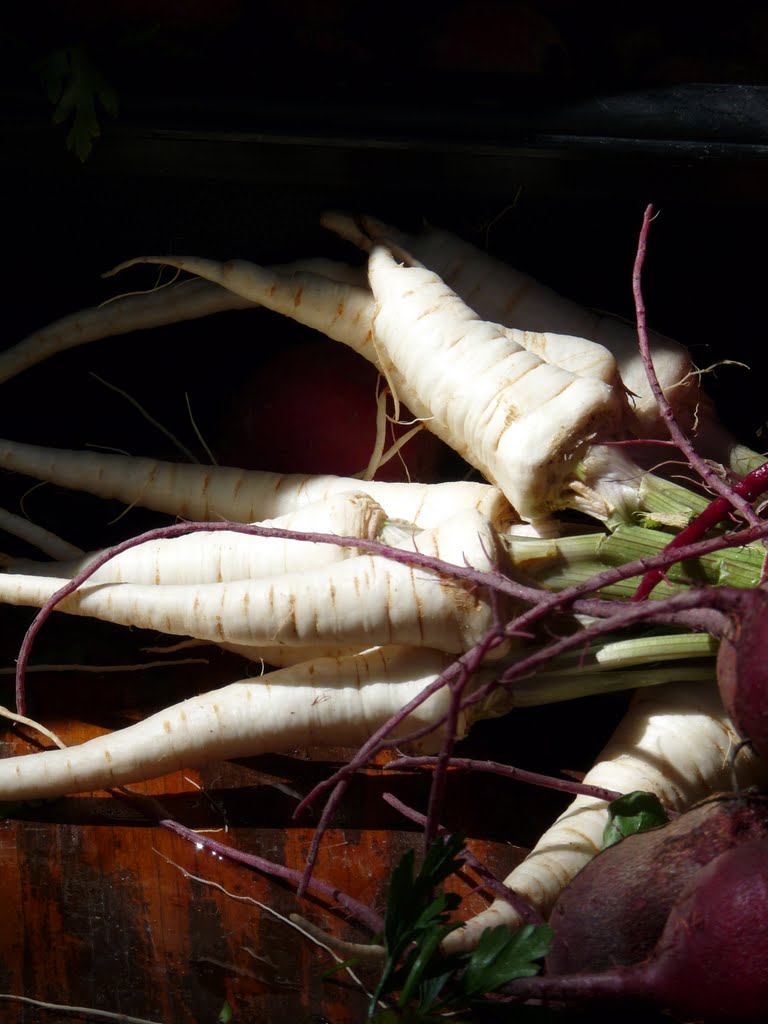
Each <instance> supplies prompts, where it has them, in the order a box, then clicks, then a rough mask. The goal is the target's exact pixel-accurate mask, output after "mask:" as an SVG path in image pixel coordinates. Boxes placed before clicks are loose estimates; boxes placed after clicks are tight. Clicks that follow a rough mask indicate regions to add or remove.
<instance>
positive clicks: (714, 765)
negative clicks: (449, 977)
mask: <svg viewBox="0 0 768 1024" xmlns="http://www.w3.org/2000/svg"><path fill="white" fill-rule="evenodd" d="M738 742H739V737H738V735H737V733H736V731H735V729H734V728H733V725H732V724H731V722H730V720H729V719H728V717H727V716H726V714H725V711H724V710H723V706H722V701H721V700H720V695H719V693H718V690H717V687H716V686H714V685H712V686H709V685H706V684H702V683H697V684H680V683H669V684H667V685H665V686H654V687H651V688H650V689H644V690H639V691H638V692H637V693H636V695H635V697H634V698H633V701H632V705H631V707H630V709H629V711H628V712H627V714H626V715H625V717H624V719H623V720H622V722H621V724H620V725H619V727H618V728H617V729H616V731H615V733H614V734H613V736H612V737H611V739H610V740H609V741H608V743H607V744H606V746H605V747H604V748H603V750H602V751H601V753H600V754H599V756H598V758H597V762H596V763H595V766H594V767H593V768H591V769H590V770H589V771H588V772H587V774H586V776H585V777H584V780H583V781H584V782H585V783H586V784H589V785H593V786H601V787H603V788H605V789H610V790H614V791H616V792H620V793H631V792H634V791H635V790H643V791H645V792H648V793H653V794H655V795H656V796H657V797H658V798H659V800H661V802H662V803H663V804H664V805H665V807H667V808H668V809H669V810H672V811H683V810H685V809H686V808H688V807H690V806H692V805H693V804H694V803H696V802H697V801H699V800H702V799H704V798H705V797H706V796H709V795H710V794H712V793H714V792H718V791H719V790H729V789H732V788H733V785H734V781H735V782H736V783H737V784H738V785H739V786H749V785H754V784H755V783H758V782H762V783H763V784H765V782H766V781H768V766H767V765H765V764H764V763H763V762H761V761H760V759H759V758H757V757H755V756H754V754H752V753H751V752H750V751H749V750H748V749H747V748H745V747H742V749H741V750H740V751H739V753H738V755H737V757H736V759H735V761H734V762H733V765H732V763H731V758H732V755H733V754H734V751H735V747H736V745H737V744H738ZM607 822H608V811H607V804H606V803H605V801H602V800H596V799H594V798H593V797H587V796H578V797H576V799H575V800H574V801H573V802H572V803H571V805H570V806H569V808H568V809H567V810H566V811H565V812H564V813H563V814H561V815H560V817H559V818H558V819H557V821H555V823H554V824H553V825H552V826H551V828H549V829H548V830H547V831H546V832H545V833H544V835H543V836H542V837H541V839H540V840H539V841H538V843H536V845H535V846H534V848H533V849H532V850H531V852H530V853H529V854H528V856H527V857H526V858H525V860H524V861H523V862H522V863H521V864H519V865H518V867H516V868H515V869H514V870H513V871H512V873H511V874H510V875H509V876H508V877H507V878H506V879H505V884H506V885H507V886H508V887H509V888H510V889H513V890H514V891H515V892H516V893H518V895H520V896H522V897H523V899H525V900H526V902H527V903H529V904H530V906H532V907H534V908H535V909H536V910H538V911H539V912H540V913H541V914H543V915H544V916H545V917H546V916H548V915H549V912H550V911H551V909H552V907H553V906H554V904H555V902H556V901H557V898H558V896H559V895H560V893H561V892H562V891H563V889H564V888H565V887H566V886H567V885H568V883H569V882H570V881H571V880H572V879H573V878H574V877H575V875H576V874H577V873H578V872H579V871H580V870H581V869H582V868H583V867H584V865H585V864H587V863H588V861H590V860H591V859H592V858H593V857H594V856H595V854H596V853H597V852H598V851H599V850H600V848H601V845H602V838H603V831H604V829H605V826H606V824H607ZM520 924H522V920H521V919H520V917H519V916H518V914H517V912H516V911H515V910H514V908H513V907H512V906H511V904H509V903H506V902H505V901H503V900H500V899H497V900H494V902H493V903H492V904H491V905H490V906H489V907H488V908H487V910H484V911H482V912H481V913H480V914H478V915H477V916H476V917H474V918H472V919H471V920H469V921H468V922H467V923H466V925H464V927H463V928H461V929H459V930H457V931H455V932H453V933H452V934H451V935H449V936H448V938H447V939H446V941H445V943H444V945H445V948H446V950H458V949H471V948H473V947H474V946H475V945H476V944H477V941H478V940H479V938H480V935H481V934H482V932H483V930H484V929H485V928H493V927H495V926H496V925H505V926H506V927H507V928H510V929H512V928H516V927H518V926H519V925H520Z"/></svg>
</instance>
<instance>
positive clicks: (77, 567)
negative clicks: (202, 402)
mask: <svg viewBox="0 0 768 1024" xmlns="http://www.w3.org/2000/svg"><path fill="white" fill-rule="evenodd" d="M386 519H387V517H386V513H385V512H384V509H383V508H382V507H381V505H379V504H378V502H376V501H374V500H373V498H371V497H370V495H368V494H363V493H362V492H361V491H350V492H342V493H339V494H332V495H330V497H328V498H326V499H324V500H323V501H319V502H316V503H314V504H312V505H306V506H304V507H303V508H300V509H297V510H296V512H292V513H290V514H288V515H285V516H279V517H278V518H277V519H267V520H264V521H263V522H261V523H259V524H258V525H259V526H261V527H265V528H266V529H270V528H273V529H274V528H277V529H283V530H296V531H299V532H305V533H309V532H314V533H327V534H335V535H336V536H338V537H360V538H361V539H363V540H376V539H378V538H379V537H380V535H381V533H382V531H383V530H384V526H385V523H386ZM359 553H360V552H359V551H358V550H357V549H355V548H352V547H345V546H343V545H340V544H319V543H318V544H308V543H307V542H306V541H301V540H287V539H283V538H280V537H270V536H258V537H257V536H253V535H249V534H244V533H234V532H232V533H230V532H228V531H226V530H219V531H217V532H216V533H206V532H205V531H204V530H201V531H200V532H199V533H190V534H187V535H186V536H182V537H171V538H166V539H160V540H154V541H147V542H145V543H144V544H139V545H138V546H137V547H135V548H129V549H128V550H127V551H123V552H121V553H120V554H119V555H116V556H115V557H114V558H112V559H110V560H109V561H108V562H106V564H104V565H102V566H101V567H100V568H99V569H97V570H96V571H95V572H94V573H93V575H92V576H91V577H90V578H89V580H88V585H89V586H95V585H96V584H99V583H142V584H146V585H148V586H166V585H168V584H189V585H195V584H198V583H226V582H231V581H234V580H243V579H253V578H255V577H260V576H274V575H278V574H281V573H290V572H303V571H305V570H308V569H312V568H316V567H317V566H321V565H329V564H332V563H334V562H340V561H342V560H343V559H345V558H350V557H352V556H353V555H357V554H359ZM100 554H103V552H91V553H90V554H88V555H85V556H84V557H82V558H78V559H76V560H74V561H69V562H32V561H28V560H22V559H16V560H15V561H12V562H9V563H8V564H6V566H5V571H6V572H9V573H13V574H14V575H15V576H49V577H55V578H57V579H62V580H64V579H72V578H73V577H75V576H77V575H78V573H80V572H82V570H83V569H84V568H86V566H88V565H89V564H90V563H91V562H92V561H93V559H94V557H95V556H96V555H100Z"/></svg>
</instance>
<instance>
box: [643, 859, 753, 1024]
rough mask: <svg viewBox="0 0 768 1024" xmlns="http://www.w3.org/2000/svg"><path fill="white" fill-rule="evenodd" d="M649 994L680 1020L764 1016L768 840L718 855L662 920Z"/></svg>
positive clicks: (743, 1019) (649, 972) (742, 1019)
mask: <svg viewBox="0 0 768 1024" xmlns="http://www.w3.org/2000/svg"><path fill="white" fill-rule="evenodd" d="M647 976H648V982H649V988H650V989H651V991H652V993H653V996H654V998H655V999H656V1000H657V1001H658V1002H660V1003H661V1004H662V1005H664V1006H665V1007H667V1008H669V1009H670V1010H672V1011H673V1013H677V1014H679V1015H680V1016H681V1017H682V1018H683V1019H684V1020H699V1019H700V1020H703V1021H707V1022H713V1024H714V1022H723V1024H726V1022H737V1021H739V1022H754V1024H759V1022H761V1021H762V1022H763V1024H765V1021H766V1020H768V841H766V840H764V839H763V840H756V841H753V842H750V843H745V844H743V845H742V846H737V847H735V848H734V849H733V850H728V851H727V852H726V853H722V854H720V856H719V857H716V858H715V859H714V860H713V861H710V863H709V864H708V865H707V866H706V867H704V868H702V869H701V871H700V872H698V874H697V875H696V876H695V877H694V878H693V879H692V880H691V882H690V883H689V885H688V886H686V888H685V890H684V891H683V893H682V894H681V896H680V899H679V900H678V901H677V903H676V904H675V906H674V907H673V908H672V912H671V913H670V915H669V919H668V920H667V924H666V927H665V929H664V934H663V935H662V937H661V940H660V942H659V945H658V946H657V948H656V954H655V956H654V959H653V961H652V963H651V964H650V965H649V967H648V969H647Z"/></svg>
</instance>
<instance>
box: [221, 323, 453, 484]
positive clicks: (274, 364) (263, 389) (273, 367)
mask: <svg viewBox="0 0 768 1024" xmlns="http://www.w3.org/2000/svg"><path fill="white" fill-rule="evenodd" d="M377 380H378V373H377V371H376V369H375V368H374V367H373V366H372V364H370V363H368V362H366V361H365V360H364V359H362V358H361V357H360V356H359V355H357V354H356V353H355V352H353V351H352V350H351V349H347V348H345V347H344V346H342V345H338V344H334V343H331V342H328V341H327V340H324V339H319V340H317V341H309V342H305V343H303V344H300V345H296V346H293V347H291V348H287V349H283V350H281V351H280V352H278V353H277V354H276V355H274V356H272V357H271V358H269V359H267V360H266V361H265V362H264V363H263V364H262V365H261V367H260V368H259V370H258V373H257V374H256V375H255V376H254V378H253V379H252V380H248V381H247V382H246V383H245V384H244V385H243V386H242V387H241V389H240V390H239V392H237V393H236V396H235V399H234V401H233V403H232V407H231V410H230V413H229V415H228V419H227V423H226V425H225V428H224V438H223V442H222V459H221V461H222V462H223V463H224V464H229V465H236V466H239V467H241V468H242V469H267V470H271V471H272V472H276V473H336V474H338V475H339V476H351V475H353V474H354V473H358V472H360V471H361V470H364V469H365V468H366V466H367V465H368V460H369V459H370V457H371V453H372V452H373V447H374V443H375V440H376V384H377ZM390 411H391V406H390ZM412 418H413V417H412V415H411V413H409V412H408V410H407V409H404V408H402V407H401V409H400V419H401V420H403V421H405V422H408V421H410V420H412ZM408 429H410V428H409V427H400V426H397V427H395V428H394V431H390V430H388V431H387V441H386V444H385V448H388V447H389V446H390V445H391V444H392V443H393V440H394V438H397V437H401V436H402V435H403V434H404V433H405V432H406V431H407V430H408ZM444 452H445V447H444V446H443V444H442V442H441V441H439V440H438V439H437V438H436V437H435V436H434V434H430V433H429V431H428V430H421V431H420V432H419V433H418V434H417V435H416V436H415V437H414V438H412V439H411V440H410V441H408V443H407V444H406V446H405V447H404V448H403V449H402V452H401V455H402V457H399V456H397V455H396V456H395V457H394V458H392V459H390V461H389V462H387V463H386V464H385V465H384V466H382V467H381V468H380V469H379V470H378V471H377V472H376V474H375V478H376V479H377V480H408V479H411V480H419V481H424V482H431V481H433V480H434V479H436V476H437V467H438V464H439V462H440V460H441V459H442V458H443V455H444Z"/></svg>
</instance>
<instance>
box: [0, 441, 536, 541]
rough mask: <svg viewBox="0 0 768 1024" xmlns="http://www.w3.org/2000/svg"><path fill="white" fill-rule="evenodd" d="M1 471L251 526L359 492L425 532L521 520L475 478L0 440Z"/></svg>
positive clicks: (178, 513)
mask: <svg viewBox="0 0 768 1024" xmlns="http://www.w3.org/2000/svg"><path fill="white" fill-rule="evenodd" d="M0 467H2V468H3V469H7V470H13V471H15V472H17V473H22V474H24V475H25V476H31V477H33V478H35V479H37V480H45V481H47V482H48V483H53V484H58V485H60V486H62V487H71V488H74V489H76V490H81V491H86V492H88V493H89V494H94V495H96V496H98V497H100V498H115V499H117V500H118V501H122V502H124V503H125V504H127V505H131V506H133V505H137V506H139V507H141V508H149V509H153V510H154V511H156V512H166V513H168V514H169V515H174V516H179V517H181V518H184V519H192V520H199V521H211V522H212V521H215V520H230V521H232V522H237V523H253V522H257V521H260V520H263V519H274V518H277V517H278V516H282V515H286V514H288V513H290V512H293V511H295V510H296V509H297V508H301V507H303V506H305V505H309V504H312V503H314V502H317V501H321V500H323V499H324V498H326V497H328V496H329V495H332V494H339V493H342V492H348V491H362V492H364V493H365V494H369V495H370V496H371V497H372V498H373V499H374V500H375V501H377V502H378V503H379V504H380V505H381V506H382V508H383V509H384V511H385V512H386V513H387V516H388V517H389V518H390V519H401V520H404V521H405V522H408V523H413V524H414V525H416V526H419V527H422V528H424V529H431V528H432V527H434V526H437V525H439V523H441V522H442V521H443V520H444V519H446V518H447V517H448V516H449V515H451V514H452V513H453V512H455V511H458V510H460V509H475V510H477V511H478V512H480V513H481V514H482V515H486V516H488V518H489V519H490V520H491V522H492V523H493V524H494V526H495V527H496V528H497V529H498V530H500V531H505V530H506V529H507V528H508V527H509V526H510V524H513V523H518V522H519V519H518V517H517V516H516V515H515V513H514V511H513V510H512V508H511V506H510V504H509V502H508V501H507V500H506V498H505V497H504V495H503V494H502V493H501V491H500V490H499V489H498V488H497V487H493V486H491V485H489V484H486V483H476V482H473V481H468V480H467V481H455V482H450V483H441V484H415V483H389V482H386V481H378V480H358V479H357V478H356V477H340V476H333V475H331V474H328V475H322V476H305V475H303V474H300V473H296V474H287V475H284V474H280V473H268V472H260V471H258V470H241V469H235V468H231V467H225V466H201V465H193V464H190V463H177V462H161V461H157V460H155V459H146V458H140V457H133V456H126V455H112V454H106V453H103V452H89V451H82V452H79V451H69V450H67V449H62V448H44V447H43V448H41V447H37V446H35V445H29V444H23V443H21V442H18V441H6V440H0Z"/></svg>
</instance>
